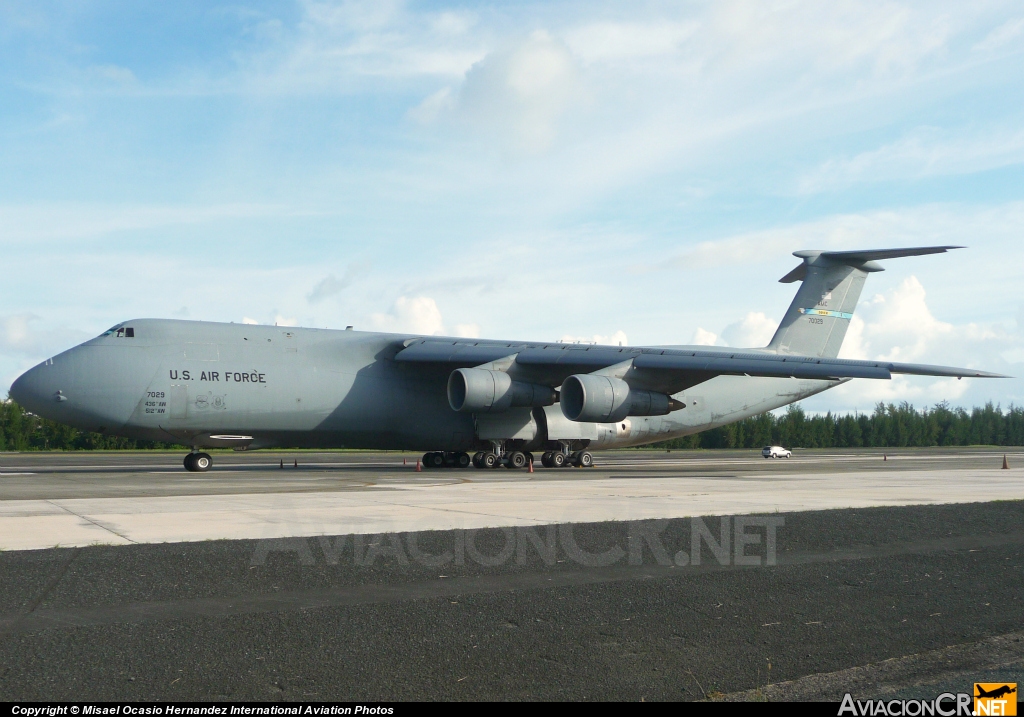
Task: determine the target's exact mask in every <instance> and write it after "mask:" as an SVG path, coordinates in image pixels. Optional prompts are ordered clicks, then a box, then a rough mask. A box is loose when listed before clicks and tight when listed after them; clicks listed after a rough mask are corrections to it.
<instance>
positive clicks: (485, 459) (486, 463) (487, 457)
mask: <svg viewBox="0 0 1024 717" xmlns="http://www.w3.org/2000/svg"><path fill="white" fill-rule="evenodd" d="M499 465H500V463H499V462H498V456H496V455H494V454H493V453H491V452H490V451H487V452H486V453H484V454H483V456H482V457H481V458H480V467H481V468H497V467H498V466H499Z"/></svg>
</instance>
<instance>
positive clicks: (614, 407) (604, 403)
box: [559, 374, 684, 423]
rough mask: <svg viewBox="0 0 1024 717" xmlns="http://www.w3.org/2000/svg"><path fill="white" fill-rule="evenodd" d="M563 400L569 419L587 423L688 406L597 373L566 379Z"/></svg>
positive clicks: (664, 411)
mask: <svg viewBox="0 0 1024 717" xmlns="http://www.w3.org/2000/svg"><path fill="white" fill-rule="evenodd" d="M559 400H560V402H561V404H562V413H563V414H564V415H565V417H566V418H568V419H569V420H570V421H582V422H587V423H609V422H613V421H621V420H622V419H623V418H625V417H626V416H664V415H666V414H668V413H670V412H672V411H676V410H678V409H680V408H683V406H684V404H682V403H680V402H679V401H677V400H675V399H674V398H670V397H669V396H666V395H665V394H663V393H658V392H656V391H644V390H641V389H636V388H630V386H629V384H628V383H626V382H625V381H623V380H622V379H619V378H613V377H611V376H595V375H594V374H576V375H574V376H570V377H569V378H567V379H565V381H564V382H563V383H562V389H561V392H560V399H559Z"/></svg>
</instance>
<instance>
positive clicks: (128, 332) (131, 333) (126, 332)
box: [124, 326, 135, 339]
mask: <svg viewBox="0 0 1024 717" xmlns="http://www.w3.org/2000/svg"><path fill="white" fill-rule="evenodd" d="M124 335H125V336H127V337H128V338H130V339H134V338H135V329H133V328H132V327H130V326H129V327H128V328H126V329H125V330H124Z"/></svg>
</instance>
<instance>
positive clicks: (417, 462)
mask: <svg viewBox="0 0 1024 717" xmlns="http://www.w3.org/2000/svg"><path fill="white" fill-rule="evenodd" d="M421 470H423V469H422V468H420V459H419V458H417V459H416V472H417V473H419V472H420V471H421Z"/></svg>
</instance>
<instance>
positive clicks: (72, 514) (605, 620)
mask: <svg viewBox="0 0 1024 717" xmlns="http://www.w3.org/2000/svg"><path fill="white" fill-rule="evenodd" d="M882 453H883V452H882V451H848V452H844V451H822V452H804V453H802V454H800V453H798V454H797V456H796V457H795V458H794V459H792V460H791V461H765V460H763V459H761V458H760V457H758V456H757V455H756V453H753V452H722V453H719V452H703V453H692V454H679V453H675V452H673V453H671V454H665V453H649V452H635V451H629V452H627V451H622V452H617V453H611V454H607V455H604V454H600V455H599V460H600V463H599V467H598V468H597V469H593V470H584V469H563V470H561V471H551V470H549V471H543V470H541V469H539V468H538V469H537V471H536V472H535V473H533V474H529V473H526V472H522V471H520V472H513V471H506V470H497V471H487V472H481V471H459V472H454V471H445V472H437V473H430V472H421V473H416V472H415V470H414V467H412V466H409V465H405V466H403V465H402V460H403V456H402V455H400V454H399V455H396V454H362V453H323V454H311V453H301V452H300V453H281V454H269V453H268V454H259V453H253V454H225V455H220V454H218V455H217V456H215V458H216V459H217V469H215V470H214V471H211V472H210V473H206V474H200V475H196V474H188V473H185V472H184V471H183V470H182V469H180V468H178V466H177V463H178V461H179V459H180V455H176V454H139V453H131V454H86V453H79V454H70V453H68V454H0V474H2V475H0V536H2V538H3V540H4V541H8V543H7V544H8V545H9V546H13V545H15V544H16V541H19V540H20V541H22V543H21V544H22V545H26V546H28V547H32V548H33V549H25V550H22V549H14V548H13V547H9V548H8V549H6V550H4V551H2V552H0V576H2V578H3V579H2V580H0V700H8V701H10V700H55V699H78V700H82V699H88V700H103V699H105V700H216V699H228V700H247V699H257V700H316V701H320V700H359V701H362V702H365V701H368V700H395V699H449V700H454V699H556V700H593V699H619V700H641V699H644V700H655V699H664V700H677V699H705V698H712V699H717V698H732V697H736V698H747V699H761V698H764V697H769V698H786V697H791V698H797V699H832V700H838V699H839V698H841V697H842V693H843V691H845V690H850V691H852V692H853V693H854V696H855V697H858V698H869V697H880V696H888V695H898V696H922V697H927V696H928V695H931V696H934V695H935V694H937V691H945V690H948V689H950V688H953V689H957V690H965V691H966V690H968V689H970V685H971V682H972V681H973V680H975V679H979V678H990V681H996V680H1006V681H1018V682H1021V681H1024V680H1020V679H1019V678H1021V677H1024V673H1022V667H1024V634H1022V633H1021V622H1022V618H1024V604H1022V587H1024V570H1022V567H1024V528H1022V526H1024V501H1022V500H1021V498H1022V497H1024V496H1022V493H1024V475H1022V473H1021V469H1020V467H1021V466H1024V453H1021V452H1020V451H1019V450H1018V451H1016V452H1013V451H1011V452H1009V453H1008V455H1007V459H1008V461H1009V464H1010V468H1009V469H1008V470H1002V469H1001V468H1000V466H1001V464H1002V458H1003V452H1002V451H994V450H984V449H978V450H960V451H956V450H922V451H907V450H905V451H895V452H889V453H888V454H887V456H886V457H887V460H883V456H882ZM407 459H408V457H407ZM282 460H283V461H285V462H286V463H292V462H294V461H298V463H299V465H298V467H295V466H294V465H286V467H285V468H280V467H279V466H280V465H281V461H282ZM413 460H415V458H414V457H413ZM32 510H36V511H38V512H37V513H35V514H33V513H32V512H31V511H32ZM776 511H778V512H776ZM747 513H759V514H761V515H760V519H761V520H766V519H772V520H775V521H780V520H781V521H782V522H781V523H777V524H776V525H777V528H776V539H777V543H776V546H775V547H776V552H777V560H776V561H775V562H776V564H775V565H769V564H768V560H767V538H768V536H767V534H766V533H765V532H764V529H763V528H761V527H754V528H752V529H751V530H752V531H753V533H756V534H757V537H758V540H757V542H756V543H753V544H751V545H750V546H749V553H748V556H749V555H751V554H752V555H754V556H757V560H756V561H748V562H749V563H750V564H740V563H742V561H740V560H738V556H739V553H737V552H736V550H735V547H736V546H735V545H733V549H732V550H731V551H725V555H724V556H723V555H715V556H713V555H712V554H711V553H709V552H707V551H708V550H709V548H710V546H708V545H705V546H704V547H703V550H704V553H703V556H704V559H703V561H702V562H701V563H700V564H694V562H696V561H693V560H691V559H690V557H692V556H693V555H694V553H693V550H692V546H693V544H694V543H693V535H694V530H695V528H694V526H695V525H696V522H695V519H692V518H689V517H688V516H725V518H724V520H723V519H721V518H718V517H706V518H704V519H702V520H703V523H704V524H705V527H707V528H708V529H709V531H710V533H709V534H710V535H712V537H715V538H718V539H722V540H724V538H722V534H721V533H720V532H719V528H720V527H721V526H723V525H724V526H725V527H726V534H727V535H728V536H729V538H730V539H732V540H734V535H736V534H738V533H734V532H733V531H732V530H731V529H732V528H733V527H734V526H735V523H736V521H735V519H733V518H730V517H729V516H742V515H744V514H747ZM33 521H37V522H35V523H33ZM46 521H52V522H50V523H48V524H47V523H46ZM730 521H731V522H730ZM555 524H557V525H555ZM84 526H91V528H90V527H84ZM510 526H512V527H510ZM74 530H80V531H81V532H80V533H79V535H80V538H79V539H78V545H80V546H81V547H60V548H53V547H45V548H44V546H42V545H40V544H39V543H40V540H41V538H40V535H42V536H43V537H44V538H46V539H49V540H51V541H52V542H50V543H49V544H48V545H49V546H53V545H54V544H56V543H58V542H60V540H62V539H64V538H66V537H68V536H72V537H73V535H72V531H74ZM737 530H739V529H738V528H737ZM61 531H65V532H64V533H62V532H61ZM230 531H236V532H234V533H231V532H230ZM410 531H411V532H410ZM225 532H227V534H225ZM118 533H120V534H121V538H122V542H125V543H136V544H122V545H115V544H113V543H115V542H118V540H117V537H116V536H117V535H118ZM223 538H231V539H223ZM260 538H270V539H269V540H261V539H260ZM163 541H167V542H163ZM182 541H190V542H182ZM72 542H74V541H72ZM92 543H98V544H92ZM700 547H701V546H700V544H698V549H700ZM677 551H678V552H677ZM680 556H683V557H684V558H685V559H683V560H680ZM762 556H763V558H762Z"/></svg>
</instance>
